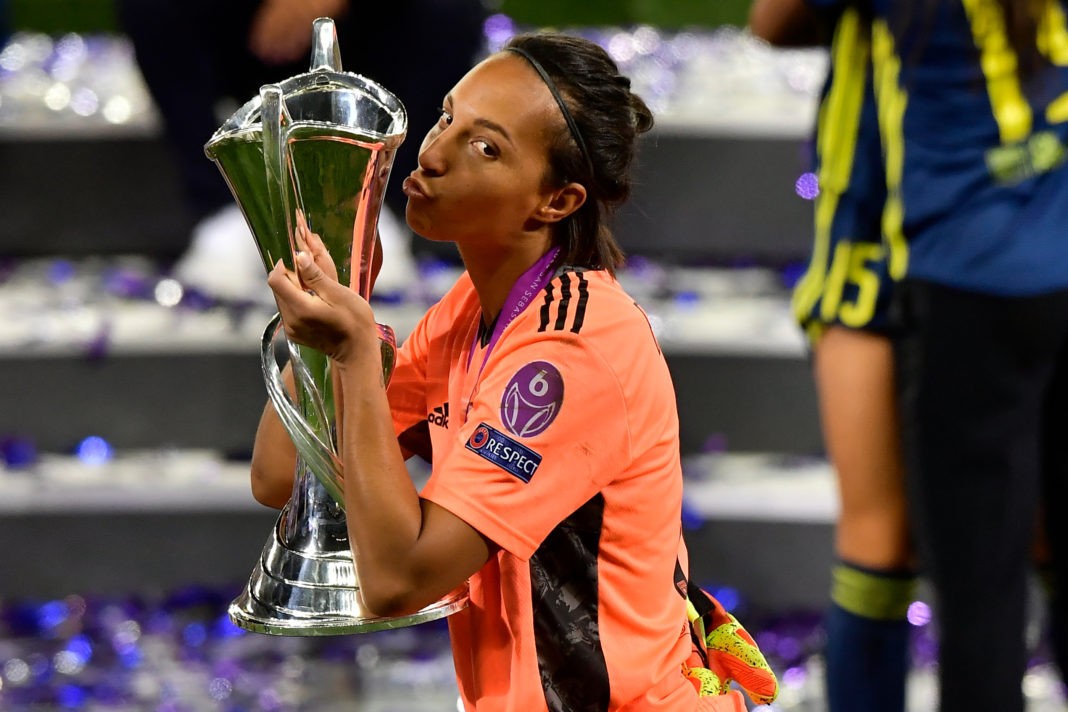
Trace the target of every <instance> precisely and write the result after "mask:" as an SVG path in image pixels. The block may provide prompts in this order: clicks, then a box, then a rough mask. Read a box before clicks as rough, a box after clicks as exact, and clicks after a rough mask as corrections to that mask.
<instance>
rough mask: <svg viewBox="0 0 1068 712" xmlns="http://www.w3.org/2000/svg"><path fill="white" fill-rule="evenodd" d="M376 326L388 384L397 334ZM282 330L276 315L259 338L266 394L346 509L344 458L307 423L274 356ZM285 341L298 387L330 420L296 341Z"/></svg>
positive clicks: (306, 458)
mask: <svg viewBox="0 0 1068 712" xmlns="http://www.w3.org/2000/svg"><path fill="white" fill-rule="evenodd" d="M375 326H376V327H377V328H378V340H379V344H380V346H381V354H382V372H383V378H384V380H385V383H386V384H388V383H389V379H390V378H391V377H392V375H393V367H394V365H395V364H396V361H397V337H396V335H395V333H394V331H393V329H392V328H391V327H389V326H386V325H385V324H376V325H375ZM281 330H282V315H281V314H275V316H274V318H273V319H271V321H270V322H269V323H268V324H267V328H266V329H264V331H263V337H262V339H261V340H260V365H261V367H262V370H263V380H264V382H265V383H266V385H267V395H268V396H269V397H270V400H271V404H272V405H273V406H274V409H275V411H276V412H277V413H278V417H279V419H280V420H281V421H282V425H283V426H285V429H286V432H287V433H288V434H289V437H290V439H291V440H292V441H293V444H294V446H296V448H297V452H298V454H299V455H300V457H301V458H303V460H304V462H305V463H306V464H307V466H308V469H310V470H311V471H312V473H314V474H315V477H316V479H318V480H319V482H320V483H322V485H323V487H324V488H325V489H326V491H327V492H328V493H329V494H330V496H331V497H333V499H334V501H335V502H337V503H338V505H339V506H340V507H341V508H342V509H344V507H345V500H344V496H343V494H342V492H341V487H340V486H339V485H338V482H340V480H341V476H342V464H341V458H340V457H338V454H337V450H336V448H335V447H334V446H333V443H332V442H324V441H323V438H322V437H320V434H319V433H318V432H316V430H315V428H313V427H312V426H311V425H310V424H309V423H308V421H307V420H306V419H305V417H304V415H303V414H302V413H301V411H300V408H299V407H298V406H297V404H296V403H294V402H293V398H292V397H291V396H290V394H289V391H288V390H287V389H286V386H285V381H283V380H282V369H281V368H279V366H278V360H277V359H276V358H275V355H274V340H275V337H276V336H277V335H278V333H279V332H280V331H281ZM286 343H287V345H288V346H289V353H290V363H292V364H293V376H294V378H295V379H296V380H297V383H298V387H300V388H307V389H308V390H309V391H310V394H309V395H310V398H308V399H307V400H310V401H311V405H313V406H314V407H315V411H316V413H315V414H316V415H317V416H318V417H319V422H320V423H328V422H331V421H332V420H333V419H332V418H331V419H329V420H328V419H327V417H326V416H327V413H326V410H325V407H324V405H323V398H322V396H321V394H320V393H319V390H318V388H316V386H315V379H314V378H312V374H311V371H310V370H309V369H308V366H307V364H305V363H304V360H303V359H302V358H301V356H300V352H299V350H298V349H297V348H296V347H295V346H294V345H293V343H292V342H290V341H288V340H287V341H286Z"/></svg>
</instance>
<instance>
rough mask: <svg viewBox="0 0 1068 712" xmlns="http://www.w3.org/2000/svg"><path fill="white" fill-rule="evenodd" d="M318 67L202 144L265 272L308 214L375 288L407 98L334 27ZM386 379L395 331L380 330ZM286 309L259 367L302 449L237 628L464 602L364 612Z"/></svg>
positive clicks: (324, 418)
mask: <svg viewBox="0 0 1068 712" xmlns="http://www.w3.org/2000/svg"><path fill="white" fill-rule="evenodd" d="M312 32H313V37H312V42H313V46H312V57H311V68H310V71H308V72H307V73H305V74H300V75H297V76H295V77H291V78H289V79H286V80H285V81H282V82H280V83H278V84H271V85H267V86H264V87H262V88H261V89H260V94H259V96H258V97H255V98H253V99H252V100H251V101H249V102H248V103H246V104H245V105H244V106H242V107H241V108H240V109H239V110H238V111H237V112H236V113H235V114H234V115H233V116H232V117H230V118H229V119H228V120H227V121H226V123H224V124H223V125H222V126H221V127H220V128H219V130H218V131H216V132H215V135H214V136H212V138H211V140H210V141H208V143H207V145H206V146H205V147H204V151H205V153H206V154H207V155H208V157H209V158H210V159H211V160H213V161H214V162H215V163H216V165H218V167H219V170H220V171H221V172H222V174H223V177H224V178H225V179H226V182H227V184H228V185H229V186H230V190H231V192H232V193H233V195H234V199H235V200H236V201H237V204H238V206H239V207H240V208H241V211H242V212H243V213H244V216H245V220H246V221H247V222H248V225H249V227H250V229H251V230H252V234H253V236H254V238H255V240H256V243H257V246H258V247H259V250H260V254H261V255H262V257H263V264H264V269H265V272H266V271H269V270H270V269H272V268H273V266H274V265H275V264H276V263H277V261H278V260H279V259H281V260H283V262H284V263H285V264H286V266H287V267H289V268H290V269H292V268H293V266H294V239H293V233H294V227H295V224H296V216H297V212H298V211H300V212H302V213H303V215H304V217H305V219H306V220H307V222H308V225H309V227H310V228H311V230H312V231H314V232H316V233H318V234H319V235H320V236H321V237H322V239H323V242H324V243H325V245H326V248H327V250H328V251H329V253H330V255H331V257H332V258H333V261H334V265H335V267H336V268H337V273H338V279H339V280H340V281H341V283H342V284H346V285H348V286H350V287H351V288H352V289H355V290H356V291H357V292H358V293H359V294H360V295H362V296H363V297H364V298H369V297H370V295H371V269H370V267H371V258H372V255H373V251H374V244H375V230H376V226H377V224H378V215H379V212H380V211H381V208H382V199H383V196H384V194H385V188H386V180H387V179H388V177H389V171H390V168H391V167H392V164H393V158H394V156H395V154H396V150H397V147H398V146H399V145H400V144H401V142H402V141H403V140H404V137H405V133H406V131H407V123H408V119H407V115H406V113H405V111H404V106H403V105H402V104H401V102H400V100H398V99H397V97H395V96H394V95H393V94H391V93H390V92H388V91H387V90H386V89H384V88H383V87H381V86H379V85H378V84H376V83H375V82H373V81H371V80H369V79H367V78H365V77H361V76H359V75H356V74H352V73H349V72H343V71H342V69H341V55H340V51H339V48H338V44H337V35H336V32H335V29H334V23H333V21H332V20H330V19H328V18H320V19H318V20H316V21H315V23H314V26H313V30H312ZM379 336H380V340H381V344H382V362H383V369H384V375H385V378H386V380H387V382H388V380H389V376H390V374H391V372H392V366H393V362H394V357H395V354H396V339H395V337H394V335H393V330H392V329H390V328H389V327H388V326H383V325H379ZM283 339H284V335H283V334H282V329H281V318H280V316H278V315H276V316H275V317H274V318H273V319H272V320H271V322H270V323H269V324H268V325H267V329H266V330H265V331H264V335H263V339H262V342H261V350H260V351H261V353H260V356H261V363H262V366H263V374H264V380H265V382H266V385H267V392H268V395H269V397H270V400H271V403H272V404H273V406H274V408H275V410H276V411H277V412H278V415H279V417H280V418H281V420H282V422H283V424H284V425H285V428H286V431H287V433H288V434H289V436H290V438H291V439H292V440H293V443H294V445H295V446H296V449H297V466H296V472H295V476H294V485H293V494H292V496H291V497H290V499H289V502H288V503H287V504H286V506H285V507H284V508H283V509H282V512H281V514H280V515H279V517H278V521H277V522H276V524H275V526H274V529H273V530H272V532H271V534H270V536H269V537H268V540H267V543H266V545H265V546H264V548H263V552H262V555H261V557H260V560H259V561H258V562H257V564H256V568H255V570H254V571H253V573H252V576H251V578H250V580H249V583H248V587H247V588H246V590H245V592H244V593H243V594H242V595H240V596H239V597H238V598H237V599H236V600H234V602H233V603H231V604H230V609H229V614H230V618H231V619H232V620H233V621H234V623H236V624H237V625H238V626H240V627H242V628H244V629H246V630H250V631H253V632H257V633H269V634H273V635H303V636H318V635H340V634H346V633H357V632H368V631H373V630H380V629H384V628H399V627H402V626H408V625H413V624H416V623H422V622H425V621H430V620H435V619H438V618H442V617H444V616H447V615H449V614H451V613H454V612H455V611H458V610H460V609H461V608H463V607H464V606H465V605H466V604H467V595H466V589H465V588H461V589H459V590H457V591H454V592H453V593H452V594H450V595H448V596H446V597H445V598H443V599H442V600H440V601H438V602H437V603H435V604H433V605H431V606H428V607H427V608H424V609H423V610H421V611H418V612H416V613H414V614H411V615H408V616H399V617H394V618H382V617H376V616H374V615H372V614H371V613H369V612H368V611H367V610H366V609H364V608H363V605H362V603H361V601H360V597H359V595H358V590H359V574H358V572H357V570H356V567H355V564H354V563H353V557H352V552H351V550H350V548H349V543H348V533H347V529H346V526H345V510H344V500H343V499H342V495H341V490H340V489H339V487H338V478H339V477H340V475H341V467H342V466H341V460H340V458H339V456H338V450H337V443H336V427H335V425H336V422H335V420H336V419H335V412H334V388H333V384H332V382H331V375H330V363H329V359H328V358H327V357H326V355H325V354H323V353H321V352H319V351H316V350H314V349H311V348H308V347H304V346H298V345H296V344H293V343H291V342H288V341H285V342H284V344H285V348H287V349H288V353H289V362H290V364H291V365H292V367H293V374H294V378H295V381H296V390H297V397H296V402H294V400H293V399H292V398H291V397H290V395H289V393H288V391H287V390H286V388H285V385H284V383H283V380H282V375H281V369H280V367H279V363H278V359H277V356H276V352H277V350H278V348H282V344H281V343H279V344H277V345H276V341H279V342H281V341H282V340H283Z"/></svg>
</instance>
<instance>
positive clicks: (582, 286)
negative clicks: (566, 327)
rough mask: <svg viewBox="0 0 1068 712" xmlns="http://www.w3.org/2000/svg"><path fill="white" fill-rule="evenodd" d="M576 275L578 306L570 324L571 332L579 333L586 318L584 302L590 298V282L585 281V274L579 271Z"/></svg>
mask: <svg viewBox="0 0 1068 712" xmlns="http://www.w3.org/2000/svg"><path fill="white" fill-rule="evenodd" d="M577 276H578V280H579V285H578V291H579V300H578V306H577V307H575V321H574V323H573V324H571V332H572V333H574V334H577V333H579V331H580V330H581V329H582V321H583V320H584V319H585V318H586V302H588V301H589V300H590V284H589V282H587V281H586V275H584V274H582V272H579V273H578V275H577Z"/></svg>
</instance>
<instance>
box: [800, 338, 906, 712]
mask: <svg viewBox="0 0 1068 712" xmlns="http://www.w3.org/2000/svg"><path fill="white" fill-rule="evenodd" d="M815 376H816V385H817V390H818V393H819V404H820V417H821V425H822V428H823V435H824V441H825V443H826V446H827V451H828V455H829V456H830V459H831V462H832V464H833V466H834V468H835V472H836V474H837V477H838V490H839V499H840V503H841V511H840V514H839V517H838V522H837V527H836V536H835V550H836V554H837V556H838V560H839V561H838V563H837V564H836V566H835V568H834V571H833V577H832V578H833V581H832V588H831V603H830V607H829V609H828V611H827V615H826V617H825V628H826V635H827V642H826V646H825V657H826V662H827V702H828V709H829V710H830V712H850V711H852V710H856V711H857V712H860V711H861V710H863V711H864V712H902V711H903V710H904V709H905V681H906V678H907V675H908V669H909V655H908V644H909V631H910V628H909V625H908V622H907V621H906V618H905V615H906V612H907V610H908V605H909V603H910V602H911V601H912V596H913V591H914V588H915V577H914V575H913V574H912V569H911V549H910V546H909V537H908V525H907V517H906V514H905V493H904V475H903V473H902V468H901V457H900V449H899V438H898V424H897V417H896V412H897V408H896V404H895V401H894V378H893V351H892V347H891V343H890V341H889V339H887V338H886V337H884V336H881V335H879V334H876V333H872V332H865V331H856V330H851V329H846V328H844V327H840V326H832V327H830V328H828V329H827V331H826V332H825V333H824V334H823V335H822V336H821V337H820V338H819V341H818V342H817V343H816V346H815Z"/></svg>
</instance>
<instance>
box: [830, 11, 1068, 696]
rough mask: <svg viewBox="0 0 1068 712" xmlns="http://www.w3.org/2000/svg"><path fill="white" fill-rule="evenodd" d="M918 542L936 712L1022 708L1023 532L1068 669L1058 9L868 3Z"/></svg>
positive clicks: (1066, 306)
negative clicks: (934, 621) (1042, 551)
mask: <svg viewBox="0 0 1068 712" xmlns="http://www.w3.org/2000/svg"><path fill="white" fill-rule="evenodd" d="M818 4H820V5H825V6H829V7H842V6H846V5H848V4H853V5H855V6H857V7H859V8H860V9H861V10H862V11H864V12H866V13H867V14H868V15H869V16H870V17H871V18H872V20H871V22H872V33H871V41H872V64H873V67H874V76H875V87H876V104H877V107H878V114H879V124H880V134H881V137H882V142H883V147H884V165H885V169H886V185H887V200H886V207H885V209H884V213H883V237H884V241H885V243H886V245H887V248H888V252H887V257H888V266H889V272H890V275H891V277H892V278H893V279H895V280H896V285H895V288H894V294H893V297H892V305H891V317H892V322H893V331H892V333H893V336H894V362H895V370H896V381H897V386H896V388H897V392H898V399H897V400H898V404H899V409H900V422H901V431H902V445H903V454H904V463H905V473H906V493H907V502H908V512H909V517H910V521H911V524H912V532H913V537H914V541H915V543H916V547H917V552H918V554H919V559H920V563H921V565H922V567H923V571H924V574H925V575H926V576H928V577H929V578H930V580H931V583H932V587H933V590H934V594H935V599H936V600H935V603H936V612H937V615H938V623H939V646H940V650H939V682H940V701H941V706H940V709H942V710H943V711H944V712H955V711H956V710H998V711H999V712H1001V711H1007V712H1019V711H1020V710H1023V709H1024V699H1023V692H1022V689H1021V679H1022V677H1023V674H1024V672H1025V670H1026V666H1027V652H1028V651H1027V641H1026V640H1025V635H1024V632H1025V627H1026V623H1027V620H1028V611H1027V605H1026V604H1027V600H1028V599H1027V591H1028V580H1029V572H1030V558H1031V551H1032V542H1033V541H1034V539H1035V538H1036V527H1035V522H1036V521H1039V515H1040V513H1041V512H1042V511H1043V510H1044V511H1045V513H1046V516H1045V517H1044V518H1042V519H1041V521H1043V522H1044V526H1043V528H1042V530H1041V531H1040V532H1038V533H1039V534H1041V535H1042V536H1044V537H1045V539H1046V540H1047V541H1046V545H1047V546H1048V554H1049V577H1050V583H1051V585H1050V587H1049V594H1050V597H1049V611H1050V619H1051V630H1052V641H1053V649H1054V656H1055V658H1056V660H1057V663H1058V665H1059V667H1060V670H1061V673H1062V675H1063V674H1064V672H1065V670H1066V665H1068V627H1066V615H1068V608H1066V605H1065V599H1064V596H1065V591H1066V590H1068V589H1066V587H1068V558H1066V553H1068V552H1066V547H1068V530H1066V524H1065V523H1064V522H1063V520H1061V519H1060V517H1059V516H1058V515H1059V513H1058V511H1057V507H1058V503H1060V502H1063V501H1065V496H1066V494H1068V492H1066V490H1068V481H1066V479H1068V464H1066V459H1068V452H1066V446H1065V442H1066V440H1065V438H1064V434H1063V431H1064V428H1065V424H1066V421H1068V413H1066V410H1068V351H1066V345H1068V240H1066V239H1065V225H1068V168H1066V165H1065V141H1066V139H1068V28H1066V21H1065V7H1064V4H1063V3H1062V2H1061V0H923V1H922V2H904V1H900V2H893V1H891V0H870V1H864V2H858V3H845V2H839V1H836V0H819V2H818Z"/></svg>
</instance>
